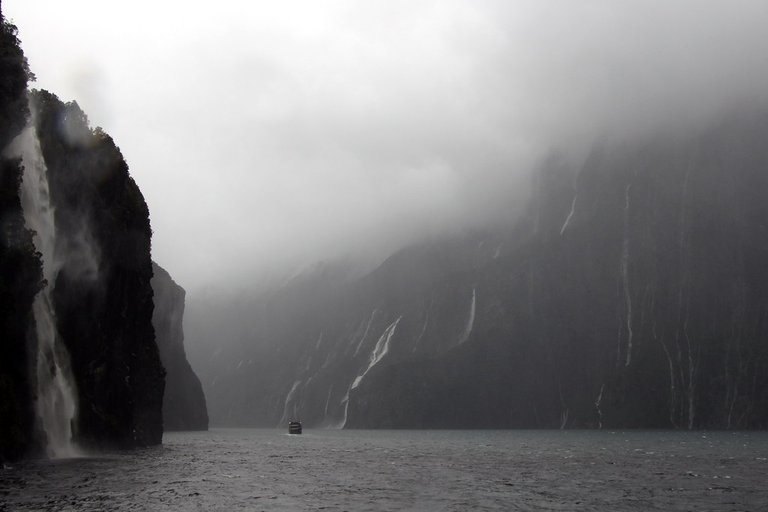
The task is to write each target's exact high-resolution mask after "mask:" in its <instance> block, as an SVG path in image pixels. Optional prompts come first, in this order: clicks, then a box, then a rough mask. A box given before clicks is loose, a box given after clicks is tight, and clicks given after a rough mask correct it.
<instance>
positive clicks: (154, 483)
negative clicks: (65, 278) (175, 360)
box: [0, 429, 768, 511]
mask: <svg viewBox="0 0 768 512" xmlns="http://www.w3.org/2000/svg"><path fill="white" fill-rule="evenodd" d="M304 432H305V433H304V434H303V435H301V436H289V435H287V434H285V433H284V432H282V431H277V430H229V429H222V430H212V431H210V432H200V433H168V434H166V435H165V438H164V445H163V446H162V447H156V448H150V449H144V450H138V451H132V452H119V453H109V454H102V455H99V456H95V457H87V458H79V459H64V460H36V461H28V462H24V463H19V464H14V465H12V466H11V467H6V468H4V469H2V470H0V510H73V511H82V510H184V511H186V510H222V511H224V510H227V511H229V510H350V511H361V510H457V511H458V510H568V511H570V510H605V511H621V510H664V511H671V510H696V511H706V510H711V511H728V510H733V511H737V510H738V511H745V510H749V511H766V510H768V460H766V458H767V457H768V433H765V432H750V433H728V432H716V433H702V432H697V433H685V432H629V433H625V432H604V431H602V432H596V431H331V430H306V429H305V431H304Z"/></svg>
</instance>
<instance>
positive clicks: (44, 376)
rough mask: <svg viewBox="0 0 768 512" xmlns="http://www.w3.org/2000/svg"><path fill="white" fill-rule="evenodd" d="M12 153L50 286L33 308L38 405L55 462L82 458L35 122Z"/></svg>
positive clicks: (45, 179) (49, 208)
mask: <svg viewBox="0 0 768 512" xmlns="http://www.w3.org/2000/svg"><path fill="white" fill-rule="evenodd" d="M9 153H11V154H13V155H14V156H17V157H21V159H22V162H23V164H24V176H23V180H22V187H21V204H22V208H23V210H24V221H25V223H26V225H27V227H28V228H30V229H33V230H34V231H35V235H34V238H33V239H34V244H35V248H36V249H37V250H38V251H39V252H40V253H41V255H42V260H43V277H44V279H45V281H46V283H47V284H46V285H45V287H44V288H43V289H42V290H41V291H40V292H39V293H38V294H37V296H36V297H35V301H34V304H33V306H32V310H33V315H34V320H35V333H36V335H37V336H36V337H37V366H36V370H37V379H36V384H37V390H36V396H37V401H36V405H35V409H36V412H37V417H38V421H39V422H40V425H41V426H42V428H43V431H44V432H45V435H46V437H47V446H46V450H47V453H48V456H49V457H52V458H59V457H73V456H76V455H77V454H78V450H77V447H76V446H75V444H74V442H73V441H72V422H73V420H74V418H75V415H76V413H77V399H76V396H77V395H76V392H75V386H74V380H73V378H72V370H71V367H70V360H69V354H68V352H67V349H66V347H65V346H64V344H63V343H62V342H61V340H60V339H59V335H58V331H57V329H56V315H55V311H54V308H53V301H52V289H53V286H54V283H55V282H56V274H57V273H58V270H59V268H60V265H59V264H58V263H57V261H56V259H55V255H54V248H55V241H56V237H55V235H56V233H55V226H54V217H53V213H54V212H53V208H52V206H51V201H50V191H49V187H48V170H47V168H46V165H45V160H44V159H43V155H42V151H41V149H40V141H39V140H38V138H37V132H36V130H35V128H34V122H30V125H29V126H27V127H26V128H25V129H24V131H23V132H22V133H21V134H20V135H19V136H18V137H17V138H16V139H15V140H14V141H13V143H12V144H11V146H10V148H9Z"/></svg>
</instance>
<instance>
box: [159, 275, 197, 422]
mask: <svg viewBox="0 0 768 512" xmlns="http://www.w3.org/2000/svg"><path fill="white" fill-rule="evenodd" d="M152 270H153V274H154V275H153V277H152V281H151V282H152V289H153V291H154V303H155V310H154V313H153V315H152V324H153V325H154V328H155V337H156V339H157V346H158V349H159V350H160V359H161V361H162V363H163V367H164V368H165V372H166V374H165V395H164V396H163V426H164V429H165V430H166V431H168V430H207V429H208V411H207V410H206V406H205V395H204V394H203V387H202V385H201V384H200V379H198V378H197V375H195V372H194V371H193V370H192V367H191V366H190V365H189V362H188V361H187V355H186V353H185V351H184V329H183V326H182V320H183V318H184V296H185V292H184V288H182V287H181V286H179V285H178V284H176V283H175V282H174V281H173V279H172V278H171V276H170V275H169V274H168V272H166V271H165V269H163V268H162V267H161V266H160V265H158V264H156V263H154V262H153V264H152Z"/></svg>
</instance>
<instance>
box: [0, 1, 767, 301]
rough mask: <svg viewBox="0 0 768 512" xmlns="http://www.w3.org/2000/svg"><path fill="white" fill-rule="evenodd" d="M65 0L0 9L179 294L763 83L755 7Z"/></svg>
mask: <svg viewBox="0 0 768 512" xmlns="http://www.w3.org/2000/svg"><path fill="white" fill-rule="evenodd" d="M60 4H61V3H60V2H54V1H52V0H48V1H38V2H23V3H22V2H16V3H9V5H7V6H6V5H4V7H5V9H6V10H7V13H8V15H9V16H10V17H12V18H13V19H14V20H15V21H16V23H17V24H18V25H19V28H20V35H21V38H22V40H23V43H24V48H25V50H26V51H27V54H28V55H29V57H30V62H31V64H32V66H33V68H34V71H35V72H36V74H37V76H38V85H39V86H40V87H45V88H49V89H51V90H52V91H54V92H56V93H57V94H59V95H60V96H61V97H62V98H64V99H76V100H77V101H78V102H79V103H80V104H81V106H83V108H84V109H85V110H86V112H88V114H89V117H90V118H91V120H92V121H93V123H94V124H101V125H103V126H104V128H105V129H106V130H107V131H108V132H109V133H110V134H112V135H113V136H114V138H115V140H116V142H117V143H118V144H119V145H120V146H121V149H122V150H123V153H124V154H125V156H126V158H127V159H128V162H129V165H130V166H131V171H132V174H133V175H134V177H135V178H136V180H137V182H138V183H139V185H140V187H141V189H142V191H143V192H144V194H145V197H146V198H147V200H148V202H149V206H150V211H151V217H152V226H153V229H154V232H155V236H154V241H153V251H154V256H155V258H156V259H157V260H158V261H159V262H160V263H161V264H162V265H163V266H164V267H166V268H167V269H168V270H169V272H171V273H172V274H173V275H174V277H175V278H176V279H177V280H178V281H179V282H180V283H181V284H182V285H184V286H187V287H192V288H195V287H202V286H205V285H208V284H211V283H215V282H218V283H225V284H226V283H230V282H242V281H243V279H244V278H246V279H247V277H248V276H251V275H257V274H259V273H263V272H264V271H265V269H277V268H281V267H282V268H283V269H286V270H287V269H288V268H290V267H296V266H299V265H301V264H304V263H307V262H310V261H313V260H317V259H325V258H332V257H335V256H339V255H345V254H366V253H370V252H378V253H380V254H384V253H386V252H387V251H391V250H393V249H395V248H396V247H397V246H399V245H401V244H403V243H407V242H408V241H411V240H413V239H416V238H418V237H420V236H425V235H428V234H434V233H438V232H441V231H444V230H446V229H456V228H461V227H471V226H473V225H481V224H483V223H485V222H488V221H491V220H494V219H498V218H500V217H509V216H511V215H513V214H514V212H515V210H516V208H518V207H519V205H520V204H522V202H523V201H524V199H525V183H526V173H527V172H529V170H530V169H532V168H533V167H535V165H536V163H537V162H538V161H540V160H541V159H542V158H544V157H545V156H546V155H547V154H549V152H550V151H552V150H553V149H557V150H558V151H562V152H564V153H565V154H573V155H577V156H578V155H582V154H583V153H584V152H585V151H587V150H588V149H589V147H590V145H591V144H592V142H593V141H594V140H595V139H596V138H602V137H604V136H612V137H632V136H635V135H638V134H642V133H644V132H647V131H649V130H656V129H659V127H662V128H664V129H667V130H676V129H683V128H687V127H690V126H692V125H697V124H700V123H703V122H706V121H707V120H709V119H711V118H712V117H714V116H717V115H718V114H719V113H720V112H722V111H723V110H725V109H728V108H731V107H733V106H743V105H745V104H758V103H759V104H762V103H764V102H765V100H766V94H768V72H767V71H766V67H765V65H764V62H763V59H764V56H763V53H764V52H763V49H764V48H766V47H768V31H766V30H765V29H764V20H765V19H768V18H767V15H768V5H766V4H765V3H764V2H758V1H746V0H736V1H732V2H699V3H691V2H688V1H683V0H671V1H669V0H668V1H661V0H650V1H630V2H615V1H609V0H594V1H588V2H554V1H547V0H545V1H541V2H523V1H516V2H510V1H502V0H498V1H492V0H481V1H459V0H446V1H443V2H427V1H409V2H405V1H374V2H364V3H363V2H356V1H352V0H344V1H328V2H314V1H308V0H307V1H288V2H279V3H277V4H279V5H275V4H276V3H275V2H251V3H248V5H247V6H245V5H244V4H243V3H242V2H235V1H233V0H222V1H220V2H217V3H216V4H215V5H207V6H206V8H205V9H203V8H202V7H203V4H202V3H200V4H196V3H195V2H192V3H190V2H175V1H173V2H172V1H169V2H162V3H161V4H157V5H155V4H156V3H150V2H148V1H146V0H142V1H138V2H130V3H129V2H125V3H123V2H119V3H118V2H110V3H109V5H100V4H105V3H99V4H97V3H94V2H87V1H85V0H81V1H73V2H67V3H66V5H65V6H62V5H60ZM158 6H159V7H158ZM94 9H95V10H94ZM82 62H89V63H92V65H93V67H94V69H95V71H94V72H93V73H91V74H88V73H84V72H83V71H82V69H81V67H80V64H79V63H82ZM67 63H71V65H70V66H67ZM73 69H75V72H74V74H73V71H72V70H73ZM73 76H74V78H73ZM78 77H79V78H78ZM83 77H85V78H83ZM89 103H93V104H92V105H91V104H89ZM107 104H108V105H109V107H108V108H107V107H105V105H107ZM107 111H108V112H109V115H107V114H106V112H107Z"/></svg>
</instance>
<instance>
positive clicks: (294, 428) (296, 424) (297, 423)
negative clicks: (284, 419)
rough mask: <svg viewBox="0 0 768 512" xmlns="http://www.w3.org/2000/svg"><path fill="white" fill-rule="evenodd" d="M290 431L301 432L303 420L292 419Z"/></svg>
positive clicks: (289, 423)
mask: <svg viewBox="0 0 768 512" xmlns="http://www.w3.org/2000/svg"><path fill="white" fill-rule="evenodd" d="M288 433H289V434H301V422H300V421H294V420H291V421H289V422H288Z"/></svg>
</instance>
